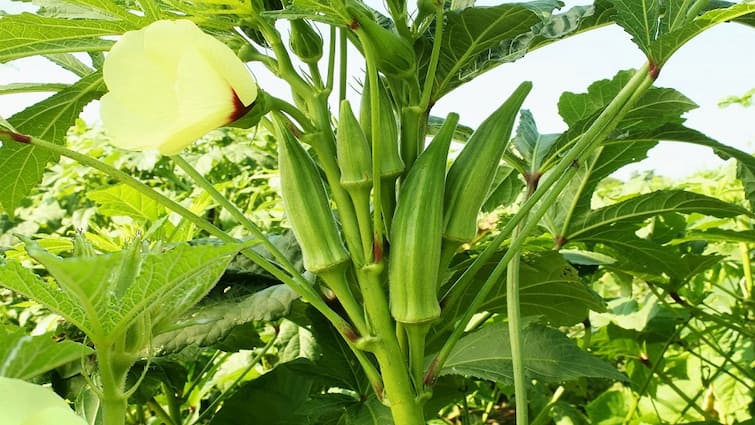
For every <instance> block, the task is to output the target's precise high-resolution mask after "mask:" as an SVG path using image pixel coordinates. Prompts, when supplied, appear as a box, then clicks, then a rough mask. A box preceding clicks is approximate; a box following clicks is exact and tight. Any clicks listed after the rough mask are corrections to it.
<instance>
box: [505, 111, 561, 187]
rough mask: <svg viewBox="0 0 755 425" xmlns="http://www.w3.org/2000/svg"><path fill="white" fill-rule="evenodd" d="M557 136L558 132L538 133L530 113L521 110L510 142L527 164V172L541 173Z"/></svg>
mask: <svg viewBox="0 0 755 425" xmlns="http://www.w3.org/2000/svg"><path fill="white" fill-rule="evenodd" d="M558 136H559V134H540V132H539V131H538V130H537V124H535V119H534V118H533V116H532V113H531V112H530V111H528V110H526V109H524V110H522V112H521V115H520V117H519V127H517V129H516V136H515V137H514V139H513V140H512V144H513V145H514V147H515V148H516V150H517V151H518V152H519V154H521V156H522V158H523V159H524V161H525V163H526V164H527V172H528V173H530V174H531V175H533V174H535V173H541V165H542V164H543V162H544V161H545V160H547V159H548V158H549V157H550V156H551V154H552V153H553V152H552V150H553V148H554V145H555V143H556V141H557V140H558Z"/></svg>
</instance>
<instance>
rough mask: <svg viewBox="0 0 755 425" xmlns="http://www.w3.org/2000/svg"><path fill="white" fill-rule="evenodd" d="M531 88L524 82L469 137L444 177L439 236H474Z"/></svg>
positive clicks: (451, 238)
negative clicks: (441, 231)
mask: <svg viewBox="0 0 755 425" xmlns="http://www.w3.org/2000/svg"><path fill="white" fill-rule="evenodd" d="M530 89H532V83H531V82H529V81H527V82H524V83H522V84H520V85H519V87H517V89H516V90H515V91H514V93H512V94H511V96H510V97H509V98H508V99H507V100H506V101H505V102H504V103H503V105H501V106H500V107H499V108H498V109H496V110H495V111H494V112H493V113H492V114H490V116H489V117H488V118H486V119H485V121H483V122H482V124H480V126H479V127H478V128H477V131H475V132H474V133H473V134H472V136H470V138H469V140H468V141H467V143H466V144H465V145H464V148H463V149H462V150H461V153H459V156H458V157H457V158H456V160H455V161H454V162H453V164H452V165H451V168H450V169H449V170H448V176H447V177H446V192H445V202H444V211H445V216H444V231H443V236H444V238H445V239H447V240H449V241H455V242H459V243H464V242H468V241H470V240H472V239H473V238H474V237H475V235H476V234H477V215H478V213H479V212H480V208H482V204H483V202H485V196H487V194H488V190H489V189H490V185H491V183H492V182H493V179H494V177H495V173H496V170H497V169H498V165H499V163H500V161H501V156H502V155H503V153H504V151H505V150H506V147H507V146H508V145H509V139H510V137H511V129H512V128H513V126H514V120H515V119H516V117H517V114H518V113H519V108H520V107H521V106H522V103H523V102H524V99H525V98H526V97H527V94H529V92H530Z"/></svg>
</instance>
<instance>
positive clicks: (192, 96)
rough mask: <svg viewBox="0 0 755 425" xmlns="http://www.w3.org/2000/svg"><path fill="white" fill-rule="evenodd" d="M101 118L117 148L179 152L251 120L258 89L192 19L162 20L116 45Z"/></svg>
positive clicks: (232, 56)
mask: <svg viewBox="0 0 755 425" xmlns="http://www.w3.org/2000/svg"><path fill="white" fill-rule="evenodd" d="M103 73H104V78H105V84H107V87H108V90H109V92H108V93H107V94H106V95H105V96H103V97H102V99H101V101H100V102H101V105H100V115H101V117H102V121H103V124H104V125H105V129H106V130H107V133H108V134H109V135H110V137H111V138H112V142H113V144H114V145H116V146H118V147H121V148H124V149H129V150H147V149H157V150H159V151H160V152H161V153H162V154H166V155H172V154H175V153H178V152H179V151H180V150H181V149H183V148H184V147H186V146H187V145H189V144H191V143H193V142H194V141H195V140H196V139H198V138H200V137H202V136H203V135H205V134H206V133H207V132H209V131H210V130H213V129H215V128H218V127H221V126H223V125H226V124H229V123H231V122H233V121H235V120H236V119H238V118H240V117H241V116H243V115H244V114H245V113H246V112H248V111H249V109H250V108H251V106H252V103H253V102H254V101H255V99H256V98H257V84H256V83H255V81H254V79H253V78H252V76H251V74H250V73H249V70H248V69H247V68H246V66H245V65H244V63H243V62H241V60H240V59H239V58H238V57H236V55H235V54H234V53H233V51H232V50H231V49H230V48H229V47H228V46H226V45H225V44H223V43H222V42H221V41H219V40H217V39H215V38H213V37H212V36H210V35H208V34H205V33H204V32H202V30H200V29H199V28H198V27H197V26H196V25H195V24H194V23H193V22H191V21H187V20H177V21H157V22H154V23H152V24H150V25H149V26H147V27H145V28H142V29H140V30H138V31H129V32H127V33H126V34H124V35H123V37H122V38H121V39H120V40H118V42H116V43H115V45H114V46H113V47H112V49H111V50H110V53H109V54H108V55H107V57H106V58H105V64H104V68H103Z"/></svg>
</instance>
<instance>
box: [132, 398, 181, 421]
mask: <svg viewBox="0 0 755 425" xmlns="http://www.w3.org/2000/svg"><path fill="white" fill-rule="evenodd" d="M138 406H141V405H138ZM147 407H149V409H150V410H152V411H154V412H155V414H156V415H157V417H158V418H160V420H161V421H162V423H164V424H165V425H178V424H180V423H181V422H178V424H177V423H176V422H175V421H174V420H173V418H171V417H170V415H169V414H168V412H166V411H165V409H163V407H162V406H160V403H158V402H157V400H155V398H154V397H152V398H151V399H149V400H147Z"/></svg>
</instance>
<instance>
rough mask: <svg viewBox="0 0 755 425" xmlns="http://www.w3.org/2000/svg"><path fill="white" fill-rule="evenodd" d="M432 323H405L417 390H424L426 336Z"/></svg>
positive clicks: (410, 366) (410, 362)
mask: <svg viewBox="0 0 755 425" xmlns="http://www.w3.org/2000/svg"><path fill="white" fill-rule="evenodd" d="M429 330H430V323H404V331H405V332H406V337H407V340H408V341H407V342H408V344H407V345H408V346H409V369H410V370H411V373H412V379H413V381H414V385H415V387H416V390H417V392H421V391H422V375H423V374H424V372H425V338H426V337H427V332H428V331H429Z"/></svg>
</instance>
